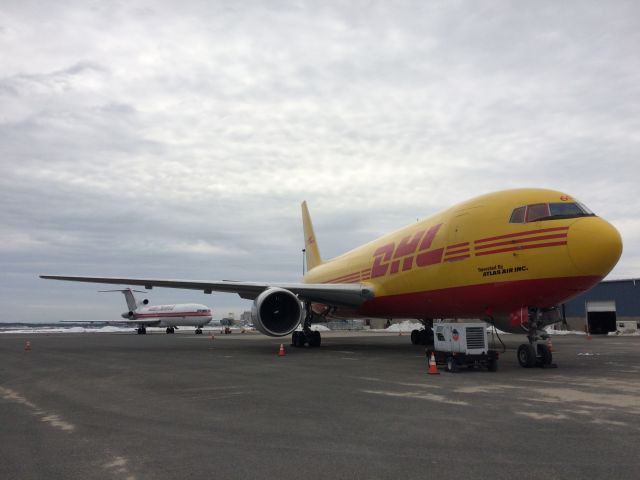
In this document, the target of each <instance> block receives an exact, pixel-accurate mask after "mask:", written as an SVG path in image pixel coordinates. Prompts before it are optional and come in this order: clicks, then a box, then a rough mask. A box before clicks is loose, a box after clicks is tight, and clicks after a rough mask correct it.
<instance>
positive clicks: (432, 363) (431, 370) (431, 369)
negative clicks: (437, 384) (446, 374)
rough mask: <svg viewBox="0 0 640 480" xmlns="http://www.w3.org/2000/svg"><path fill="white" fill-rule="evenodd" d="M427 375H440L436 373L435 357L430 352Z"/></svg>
mask: <svg viewBox="0 0 640 480" xmlns="http://www.w3.org/2000/svg"><path fill="white" fill-rule="evenodd" d="M427 373H428V374H429V375H440V372H439V371H438V366H437V365H436V356H435V355H434V354H433V352H431V358H430V359H429V371H428V372H427Z"/></svg>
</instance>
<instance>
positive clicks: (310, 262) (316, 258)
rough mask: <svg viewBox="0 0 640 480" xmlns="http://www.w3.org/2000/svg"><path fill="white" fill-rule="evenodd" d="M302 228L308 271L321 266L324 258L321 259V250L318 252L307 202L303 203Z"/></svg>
mask: <svg viewBox="0 0 640 480" xmlns="http://www.w3.org/2000/svg"><path fill="white" fill-rule="evenodd" d="M302 228H303V230H304V249H305V258H306V260H307V271H308V270H311V269H313V268H315V267H317V266H318V265H320V264H321V263H322V258H321V257H320V250H318V242H317V241H316V234H315V233H314V231H313V224H312V223H311V216H310V215H309V209H308V208H307V202H306V201H304V202H302Z"/></svg>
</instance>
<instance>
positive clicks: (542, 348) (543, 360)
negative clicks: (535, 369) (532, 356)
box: [536, 343, 553, 367]
mask: <svg viewBox="0 0 640 480" xmlns="http://www.w3.org/2000/svg"><path fill="white" fill-rule="evenodd" d="M552 363H553V354H552V353H551V350H549V347H547V346H546V345H545V344H543V343H539V344H538V358H537V359H536V364H537V365H538V366H539V367H547V366H549V365H551V364H552Z"/></svg>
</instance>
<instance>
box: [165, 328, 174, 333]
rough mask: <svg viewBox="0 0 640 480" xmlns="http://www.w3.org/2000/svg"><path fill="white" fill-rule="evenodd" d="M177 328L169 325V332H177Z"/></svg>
mask: <svg viewBox="0 0 640 480" xmlns="http://www.w3.org/2000/svg"><path fill="white" fill-rule="evenodd" d="M175 332H176V329H175V328H173V327H167V333H175Z"/></svg>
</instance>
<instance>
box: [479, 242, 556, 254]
mask: <svg viewBox="0 0 640 480" xmlns="http://www.w3.org/2000/svg"><path fill="white" fill-rule="evenodd" d="M566 244H567V242H551V243H541V244H536V245H517V246H515V247H509V248H501V249H498V250H491V251H489V252H476V257H481V256H483V255H493V254H494V253H503V252H515V251H516V250H529V249H532V248H546V247H559V246H561V245H566Z"/></svg>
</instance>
